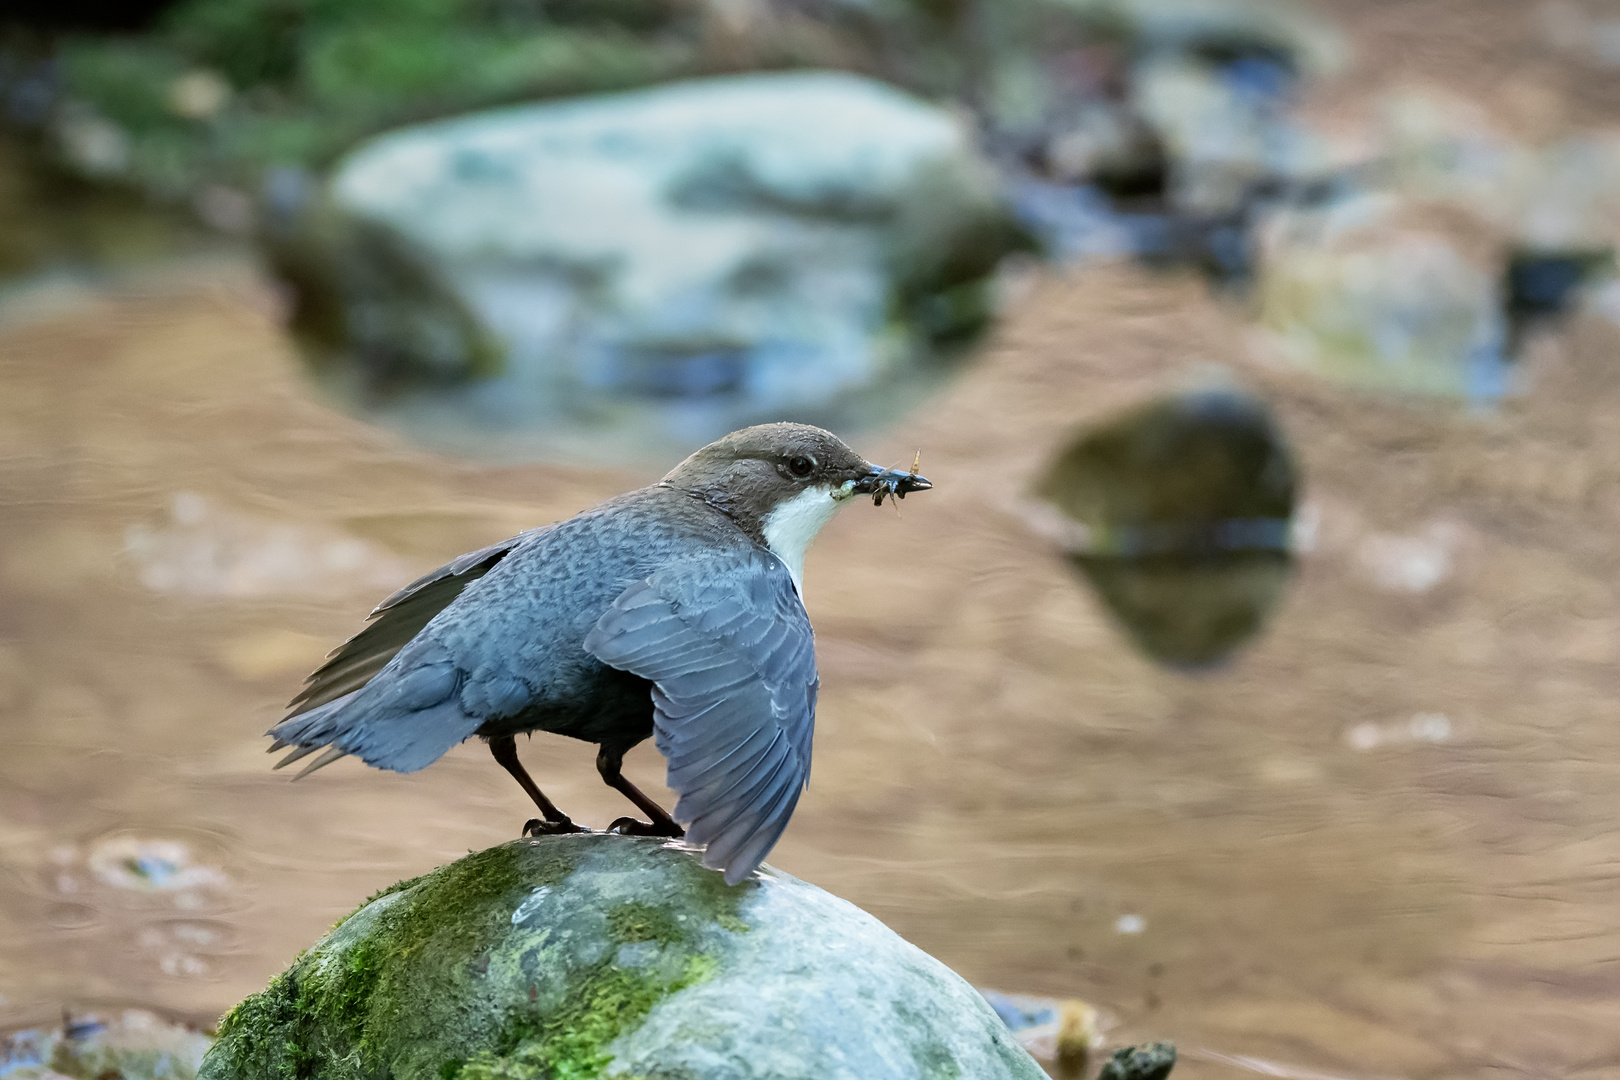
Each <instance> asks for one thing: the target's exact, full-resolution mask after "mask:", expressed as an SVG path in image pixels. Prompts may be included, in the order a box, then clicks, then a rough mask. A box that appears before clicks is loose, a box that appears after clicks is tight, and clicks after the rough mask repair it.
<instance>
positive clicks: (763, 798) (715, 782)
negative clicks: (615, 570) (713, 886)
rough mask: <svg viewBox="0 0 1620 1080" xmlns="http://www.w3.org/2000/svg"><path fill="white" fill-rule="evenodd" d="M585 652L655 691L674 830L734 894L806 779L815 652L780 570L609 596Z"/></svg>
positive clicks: (667, 575) (700, 578)
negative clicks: (680, 829) (675, 797)
mask: <svg viewBox="0 0 1620 1080" xmlns="http://www.w3.org/2000/svg"><path fill="white" fill-rule="evenodd" d="M585 650H586V651H587V652H589V653H591V654H592V655H593V656H595V657H596V658H597V659H599V660H601V661H602V662H603V663H604V664H607V665H608V666H610V667H615V668H619V669H621V670H624V671H628V672H631V673H632V674H635V675H639V676H641V677H642V678H644V679H647V680H649V681H651V682H652V684H653V692H652V698H653V706H654V715H653V721H654V725H655V736H656V741H657V744H658V749H659V750H661V751H662V752H663V754H664V756H665V757H666V758H667V759H668V760H669V786H670V787H672V788H674V789H675V790H676V791H677V792H679V793H680V801H679V803H677V804H676V806H675V817H676V818H677V819H678V820H680V821H681V822H683V823H686V824H687V825H688V826H689V828H688V830H687V839H689V840H691V841H692V842H693V843H699V844H707V845H708V850H707V851H706V852H705V853H704V856H703V864H704V865H705V866H707V867H710V868H711V869H716V870H719V869H724V871H725V875H726V882H727V883H728V884H732V885H735V884H736V883H737V882H739V881H741V880H742V879H743V878H744V877H746V876H747V875H748V874H749V873H751V872H752V871H753V869H754V868H755V867H756V866H758V865H759V863H760V861H761V860H763V859H764V858H765V854H766V853H767V852H768V851H770V849H771V846H772V845H773V844H775V843H776V839H777V837H779V836H780V835H781V834H782V830H783V829H784V828H785V827H786V826H787V822H788V818H789V817H791V816H792V814H793V808H794V806H796V805H797V804H798V801H799V792H800V791H802V790H803V788H804V785H805V783H806V782H807V781H808V780H809V777H810V741H811V734H812V730H813V727H814V723H815V712H816V690H817V687H818V685H819V681H818V679H817V676H816V655H815V639H814V636H813V634H812V632H811V629H810V618H809V616H808V615H806V614H805V610H804V605H803V604H802V603H801V602H800V601H799V594H798V591H797V590H796V589H795V588H794V586H793V579H792V577H791V576H790V574H789V573H788V569H787V567H786V566H784V565H783V564H782V562H781V560H779V559H777V558H776V557H775V556H773V555H770V554H769V553H767V552H763V551H753V552H749V553H747V554H744V555H741V556H731V557H728V558H719V559H715V558H709V559H700V560H693V561H691V562H684V563H680V564H677V565H675V566H671V567H668V568H665V569H663V570H660V571H658V572H657V573H655V574H653V575H652V576H651V577H649V578H647V579H646V580H644V581H640V582H637V583H636V584H634V585H632V586H630V587H629V588H628V589H626V590H625V591H624V592H623V593H621V594H620V595H619V597H618V599H616V600H615V601H614V602H613V604H612V606H611V607H609V608H608V610H607V611H606V612H604V613H603V615H602V617H601V618H600V619H599V620H598V621H597V623H596V626H595V627H594V628H593V629H592V630H591V632H590V633H589V634H588V635H586V637H585Z"/></svg>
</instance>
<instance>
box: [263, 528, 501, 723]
mask: <svg viewBox="0 0 1620 1080" xmlns="http://www.w3.org/2000/svg"><path fill="white" fill-rule="evenodd" d="M529 535H530V533H519V534H518V535H517V536H514V537H512V538H511V539H509V540H503V541H501V542H500V543H499V544H491V545H490V546H489V547H487V548H480V549H479V550H477V551H471V552H468V553H467V554H465V555H462V556H459V557H458V558H456V559H454V560H452V561H451V562H449V563H446V564H445V565H444V566H441V567H439V568H438V569H437V570H435V571H433V572H432V573H431V574H427V575H424V576H423V577H420V578H418V579H416V580H415V581H413V582H411V583H410V584H409V585H407V586H405V587H404V588H403V589H400V590H399V591H398V592H396V593H394V594H393V595H392V596H390V597H389V598H388V599H386V600H384V601H383V602H382V603H380V604H378V605H377V606H376V608H374V609H373V610H372V612H371V614H370V616H368V618H370V619H371V620H372V622H371V625H369V626H367V627H366V628H365V629H364V630H362V631H360V632H359V633H358V634H356V635H354V637H352V638H350V639H349V640H348V641H346V642H344V643H343V644H342V645H339V646H338V647H337V648H336V649H333V650H332V652H331V653H330V654H329V655H328V656H327V659H326V663H324V664H322V665H321V666H320V667H318V668H316V669H315V671H314V672H313V673H312V674H311V675H310V676H309V678H308V679H306V680H304V689H303V690H302V691H300V692H299V694H298V696H297V697H295V698H293V699H292V701H290V702H288V703H287V704H288V708H289V710H290V711H289V712H288V713H287V716H286V717H285V719H291V718H292V717H295V716H298V715H300V714H301V713H307V712H309V711H311V710H313V709H318V708H320V707H321V706H322V705H325V704H326V703H327V702H330V701H336V700H337V699H338V698H340V697H343V696H344V695H346V694H351V693H353V692H354V691H356V690H358V689H360V688H361V687H362V686H365V685H366V684H367V683H368V682H370V681H371V680H372V679H373V678H375V677H376V675H377V673H378V672H379V671H381V670H382V669H383V668H385V667H387V666H388V661H390V660H392V659H393V658H394V656H395V654H396V653H398V652H399V650H400V649H402V648H404V647H405V646H406V644H408V643H409V642H410V640H411V639H412V638H414V637H415V636H416V635H417V634H419V633H421V632H422V628H423V627H425V626H427V624H428V623H429V622H431V621H433V617H434V616H435V615H437V614H438V613H439V612H441V611H443V610H444V609H445V608H446V607H448V606H450V602H451V601H453V600H454V599H455V598H456V597H458V596H460V595H461V591H462V590H463V589H465V588H466V587H467V586H468V585H470V584H472V583H473V582H474V581H477V580H478V579H479V578H481V577H483V576H484V575H485V574H487V573H489V572H490V570H491V569H493V568H494V566H495V564H496V563H498V562H500V561H501V560H502V559H503V558H505V557H506V556H507V555H508V554H510V553H511V551H512V549H513V548H515V547H517V546H518V544H520V543H522V542H523V540H524V539H525V538H526V537H527V536H529Z"/></svg>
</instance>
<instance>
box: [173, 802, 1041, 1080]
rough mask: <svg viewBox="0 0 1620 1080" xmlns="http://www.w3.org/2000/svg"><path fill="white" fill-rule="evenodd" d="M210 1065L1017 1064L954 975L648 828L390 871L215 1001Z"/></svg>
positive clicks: (270, 1072)
mask: <svg viewBox="0 0 1620 1080" xmlns="http://www.w3.org/2000/svg"><path fill="white" fill-rule="evenodd" d="M200 1075H201V1076H203V1077H207V1078H213V1080H223V1078H227V1077H230V1078H237V1077H240V1078H243V1080H247V1078H259V1077H268V1076H300V1077H319V1078H338V1077H342V1078H349V1077H354V1078H361V1077H386V1076H398V1077H405V1076H411V1077H444V1078H446V1080H457V1078H459V1080H493V1078H525V1080H527V1078H534V1080H539V1078H542V1077H544V1078H549V1080H580V1078H586V1077H595V1076H608V1077H612V1076H622V1077H637V1078H643V1080H677V1078H679V1080H751V1078H755V1077H772V1078H780V1080H789V1078H803V1080H834V1078H849V1080H857V1078H858V1080H890V1078H893V1080H911V1078H917V1080H922V1078H934V1077H973V1078H975V1080H999V1078H1014V1077H1018V1078H1027V1080H1040V1078H1042V1077H1043V1075H1044V1074H1043V1073H1042V1072H1041V1070H1040V1068H1039V1067H1038V1066H1037V1065H1036V1064H1035V1062H1034V1060H1033V1059H1032V1058H1030V1057H1029V1055H1028V1054H1026V1053H1025V1052H1024V1051H1023V1050H1022V1049H1021V1048H1020V1047H1019V1046H1018V1045H1017V1043H1016V1042H1015V1041H1014V1040H1013V1039H1012V1037H1011V1036H1010V1035H1009V1034H1008V1033H1007V1031H1006V1029H1005V1028H1004V1027H1003V1026H1002V1024H1001V1022H1000V1021H999V1020H998V1019H997V1017H996V1015H995V1013H994V1012H993V1011H992V1010H991V1009H990V1007H989V1005H987V1004H986V1003H985V1001H984V999H983V998H981V997H980V996H979V995H978V994H977V993H976V992H975V991H974V990H973V989H972V988H971V987H970V986H968V985H967V984H966V983H965V982H963V981H962V980H961V979H960V978H958V977H957V976H956V975H955V974H953V973H952V972H951V971H950V970H949V969H947V968H946V967H945V966H944V965H942V964H940V963H939V962H938V961H936V960H934V959H932V958H931V957H929V956H927V955H926V954H924V953H923V952H921V951H920V950H919V949H917V948H915V947H914V946H912V945H910V944H908V943H907V942H905V941H903V940H902V939H901V938H900V937H899V936H897V935H896V934H894V933H893V932H892V931H890V930H889V929H888V928H886V927H885V926H883V924H881V923H880V922H878V921H877V920H876V919H874V918H872V916H870V915H868V914H866V913H865V912H863V911H861V910H859V909H858V908H856V907H854V906H853V905H851V904H848V903H846V902H845V901H842V900H839V899H837V898H836V897H833V896H831V895H829V894H827V893H825V892H823V891H822V890H820V889H818V888H816V887H814V886H812V885H807V884H805V883H804V882H802V881H798V880H796V879H794V878H792V877H789V876H787V875H786V874H782V873H779V872H777V871H774V870H770V869H765V870H762V871H761V872H759V873H757V874H756V875H754V877H753V878H751V879H750V880H748V881H745V882H743V883H742V884H741V885H739V886H737V887H736V888H727V887H726V886H725V884H724V883H723V882H722V881H721V880H720V876H719V875H718V874H715V873H712V872H710V871H707V870H704V869H702V868H701V867H700V866H699V865H698V863H697V859H696V857H695V856H694V854H693V853H692V852H690V851H685V850H682V849H680V848H678V847H675V846H671V845H666V844H665V843H664V842H662V841H658V840H650V839H637V838H630V837H622V836H606V835H601V834H588V835H579V836H562V837H547V838H543V839H534V840H518V841H514V842H512V843H509V844H505V845H502V846H500V847H496V848H491V849H489V850H487V851H482V852H479V853H477V854H474V855H469V856H467V857H466V858H465V859H462V860H460V861H459V862H456V863H453V864H451V865H450V866H446V867H442V868H441V869H439V870H436V871H434V872H433V873H431V874H428V875H426V876H424V877H420V878H417V879H415V880H413V881H407V882H402V883H401V884H400V885H398V886H396V887H395V888H394V889H392V890H390V891H388V892H386V893H384V894H382V895H381V896H379V897H377V898H375V899H373V900H372V901H371V902H370V903H368V904H366V905H365V906H364V907H362V908H361V909H360V910H359V911H357V912H355V913H354V914H353V915H351V916H349V917H348V918H347V919H345V920H344V921H343V922H342V923H340V924H339V925H338V926H337V927H336V928H334V929H333V930H332V932H331V933H330V934H328V935H327V936H326V937H325V938H323V939H322V940H321V941H320V942H319V943H318V944H316V945H315V947H314V948H312V949H310V950H309V951H308V952H306V953H305V954H304V955H303V956H301V957H299V959H298V960H297V962H296V963H294V964H293V966H292V967H291V968H290V969H289V970H288V971H286V972H284V973H283V974H281V975H280V976H278V977H277V978H276V979H275V980H274V981H273V982H272V983H271V984H270V986H269V987H268V988H267V989H266V990H265V991H264V992H263V993H260V994H257V995H255V996H253V997H250V998H248V999H247V1000H246V1001H244V1002H243V1003H242V1004H241V1005H239V1006H237V1008H236V1009H235V1010H233V1011H232V1012H231V1013H230V1015H229V1016H227V1017H226V1018H225V1020H224V1022H223V1024H222V1026H221V1030H220V1036H219V1041H218V1043H217V1044H216V1045H215V1047H214V1049H213V1050H212V1051H211V1052H210V1053H209V1055H208V1058H207V1060H206V1061H205V1062H204V1064H203V1069H202V1072H201V1074H200Z"/></svg>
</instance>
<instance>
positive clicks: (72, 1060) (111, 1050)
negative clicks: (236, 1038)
mask: <svg viewBox="0 0 1620 1080" xmlns="http://www.w3.org/2000/svg"><path fill="white" fill-rule="evenodd" d="M208 1046H209V1039H208V1036H206V1035H204V1034H202V1033H201V1032H197V1031H193V1030H191V1029H190V1028H187V1027H182V1026H181V1025H179V1024H172V1023H169V1022H168V1021H167V1020H164V1019H162V1018H161V1017H158V1016H155V1015H153V1014H152V1013H149V1012H144V1011H142V1010H139V1009H126V1010H124V1011H123V1012H119V1013H84V1014H80V1015H78V1016H72V1017H69V1018H68V1019H67V1020H66V1022H65V1023H64V1025H63V1026H62V1027H60V1028H54V1029H49V1030H47V1029H33V1030H29V1031H18V1032H14V1033H12V1034H10V1035H8V1036H6V1038H5V1039H4V1040H0V1076H3V1077H6V1080H52V1078H53V1077H54V1078H60V1077H72V1078H73V1080H107V1078H108V1077H115V1078H117V1080H192V1078H193V1077H194V1076H196V1075H197V1068H198V1066H199V1065H201V1064H202V1059H203V1055H204V1054H205V1053H207V1051H208Z"/></svg>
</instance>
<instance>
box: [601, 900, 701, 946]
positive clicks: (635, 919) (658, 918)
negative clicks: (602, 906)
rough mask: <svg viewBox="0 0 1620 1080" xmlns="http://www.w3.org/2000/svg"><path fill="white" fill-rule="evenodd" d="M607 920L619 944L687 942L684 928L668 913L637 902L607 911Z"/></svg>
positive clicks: (633, 901)
mask: <svg viewBox="0 0 1620 1080" xmlns="http://www.w3.org/2000/svg"><path fill="white" fill-rule="evenodd" d="M607 918H608V930H609V932H610V933H612V935H613V939H614V940H615V941H617V942H619V943H620V944H623V945H634V944H636V943H638V942H642V941H656V942H658V944H660V945H670V944H673V943H675V942H679V941H685V940H686V939H687V932H686V930H685V928H684V927H682V926H681V924H680V923H679V922H677V921H676V919H675V917H674V916H673V915H672V914H670V912H669V911H667V910H665V909H664V908H660V907H655V906H653V905H652V904H647V903H643V902H641V901H640V900H631V901H630V902H628V903H624V904H620V905H619V906H618V907H616V908H614V909H613V910H612V911H610V912H608V917H607Z"/></svg>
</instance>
